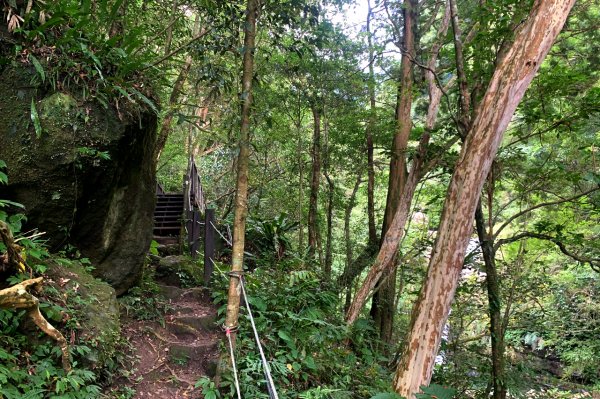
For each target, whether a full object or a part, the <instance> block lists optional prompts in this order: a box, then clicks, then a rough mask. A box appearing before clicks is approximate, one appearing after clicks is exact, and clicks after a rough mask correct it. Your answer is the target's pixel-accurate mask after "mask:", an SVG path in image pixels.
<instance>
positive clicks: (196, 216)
mask: <svg viewBox="0 0 600 399" xmlns="http://www.w3.org/2000/svg"><path fill="white" fill-rule="evenodd" d="M189 234H190V235H191V241H190V252H191V255H192V259H196V258H197V257H198V248H199V247H200V242H199V241H200V211H198V210H196V209H194V211H193V212H192V227H191V230H190V232H189Z"/></svg>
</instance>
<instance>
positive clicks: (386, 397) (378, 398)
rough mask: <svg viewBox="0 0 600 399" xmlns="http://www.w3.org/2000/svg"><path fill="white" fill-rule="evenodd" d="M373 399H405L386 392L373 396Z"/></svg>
mask: <svg viewBox="0 0 600 399" xmlns="http://www.w3.org/2000/svg"><path fill="white" fill-rule="evenodd" d="M371 399H404V397H403V396H400V395H398V394H397V393H393V392H386V393H378V394H377V395H375V396H372V397H371Z"/></svg>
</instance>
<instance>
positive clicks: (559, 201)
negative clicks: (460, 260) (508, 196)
mask: <svg viewBox="0 0 600 399" xmlns="http://www.w3.org/2000/svg"><path fill="white" fill-rule="evenodd" d="M599 189H600V187H594V188H592V189H591V190H588V191H585V192H583V193H580V194H577V195H575V196H573V197H570V198H564V199H560V200H557V201H551V202H543V203H541V204H537V205H534V206H532V207H531V208H527V209H525V210H522V211H521V212H517V213H515V214H514V215H512V216H511V217H509V218H508V219H507V220H506V222H504V223H503V224H502V226H500V227H499V228H498V230H496V232H495V233H494V236H493V238H494V239H496V238H497V237H498V235H500V233H501V232H502V230H504V229H505V228H506V227H508V225H510V224H511V223H512V222H513V221H514V220H515V219H518V218H520V217H521V216H523V215H525V214H527V213H529V212H531V211H534V210H536V209H539V208H543V207H546V206H552V205H558V204H562V203H565V202H571V201H575V200H576V199H579V198H581V197H584V196H586V195H589V194H591V193H593V192H595V191H598V190H599Z"/></svg>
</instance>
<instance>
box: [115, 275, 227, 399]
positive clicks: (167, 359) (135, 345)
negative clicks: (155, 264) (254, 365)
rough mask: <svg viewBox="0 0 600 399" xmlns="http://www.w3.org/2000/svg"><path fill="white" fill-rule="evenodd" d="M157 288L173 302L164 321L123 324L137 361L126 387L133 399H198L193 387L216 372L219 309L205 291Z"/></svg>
mask: <svg viewBox="0 0 600 399" xmlns="http://www.w3.org/2000/svg"><path fill="white" fill-rule="evenodd" d="M159 287H160V290H161V293H162V295H163V296H164V297H165V299H166V300H167V301H168V303H169V310H168V311H167V313H166V314H165V316H164V321H162V320H161V321H140V320H134V319H130V318H124V319H123V320H122V329H121V331H122V334H123V335H124V336H125V337H127V339H128V341H129V343H130V344H131V347H132V355H133V356H135V357H136V358H137V359H138V360H139V363H138V364H137V367H136V369H135V370H133V371H132V374H131V376H130V377H129V379H128V382H127V383H126V385H127V386H129V387H131V388H132V389H134V390H135V391H136V393H135V395H134V396H133V397H134V398H140V399H141V398H155V399H161V398H165V399H167V398H168V399H178V398H192V397H194V398H200V397H202V395H201V388H194V384H195V383H196V382H197V381H198V380H199V379H201V378H202V377H214V375H215V373H216V368H217V362H218V349H219V328H218V327H217V326H216V324H215V320H216V309H215V307H214V305H213V304H212V302H211V298H210V294H209V292H208V290H207V289H205V288H200V287H196V288H187V289H185V288H180V287H175V286H169V285H159Z"/></svg>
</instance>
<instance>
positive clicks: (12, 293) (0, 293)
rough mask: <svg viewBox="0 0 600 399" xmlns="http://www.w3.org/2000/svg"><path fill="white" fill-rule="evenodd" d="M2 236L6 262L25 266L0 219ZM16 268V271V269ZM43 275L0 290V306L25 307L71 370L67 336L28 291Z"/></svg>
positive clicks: (66, 368)
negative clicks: (43, 311) (44, 312)
mask: <svg viewBox="0 0 600 399" xmlns="http://www.w3.org/2000/svg"><path fill="white" fill-rule="evenodd" d="M0 238H2V241H3V242H4V244H5V245H6V256H7V258H8V259H6V263H7V264H8V267H9V268H11V269H16V270H18V269H19V267H20V266H21V265H23V266H22V267H23V268H24V267H25V261H24V259H23V258H22V257H21V255H20V254H19V247H18V246H17V245H16V244H15V242H14V239H13V237H12V234H11V233H10V229H9V228H8V226H7V225H6V223H4V222H2V221H0ZM16 270H15V271H16ZM43 280H44V279H43V278H42V277H38V278H33V279H29V280H25V281H22V282H20V283H19V284H16V285H13V286H12V287H9V288H6V289H3V290H0V308H3V309H25V310H26V311H27V316H28V317H29V318H30V319H31V320H32V321H33V322H34V323H35V325H36V326H38V327H39V328H40V329H41V330H42V331H43V332H45V333H46V334H48V335H49V336H50V337H52V338H53V339H54V340H55V341H56V342H57V343H58V345H59V346H60V350H61V351H62V366H63V369H64V370H65V372H69V371H71V361H70V358H69V346H68V344H67V340H66V339H65V337H64V336H63V335H62V334H61V333H60V331H58V330H57V329H56V328H54V327H53V326H52V324H50V323H48V321H47V320H46V319H45V318H44V316H43V315H42V314H41V313H40V308H39V304H40V301H39V299H37V298H36V297H35V296H34V295H32V294H30V293H29V292H28V289H30V288H35V287H36V286H38V285H39V284H41V283H42V281H43Z"/></svg>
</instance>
